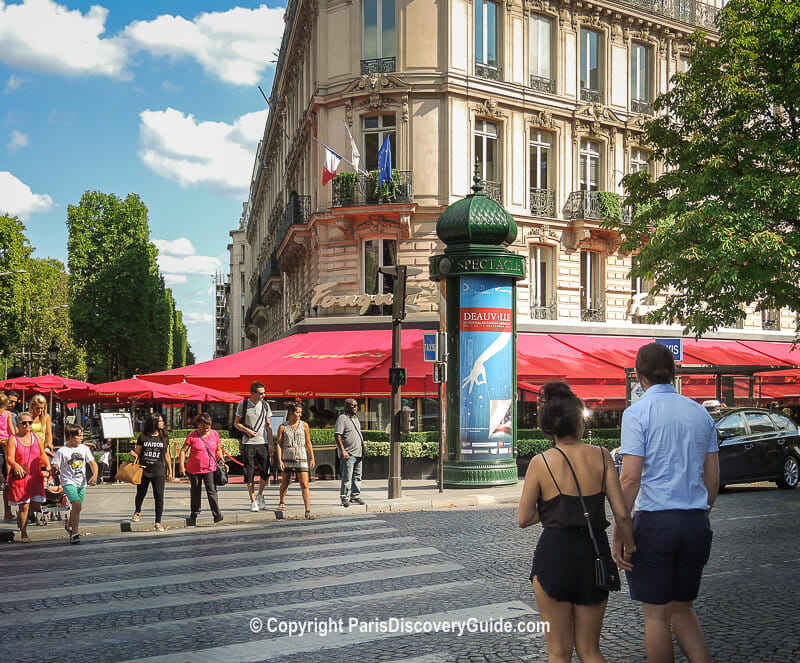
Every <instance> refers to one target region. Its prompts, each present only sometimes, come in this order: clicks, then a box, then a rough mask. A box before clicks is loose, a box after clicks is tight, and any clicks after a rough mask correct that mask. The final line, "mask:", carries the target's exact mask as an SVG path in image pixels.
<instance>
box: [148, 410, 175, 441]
mask: <svg viewBox="0 0 800 663" xmlns="http://www.w3.org/2000/svg"><path fill="white" fill-rule="evenodd" d="M163 418H164V417H163V416H162V415H161V414H159V413H158V412H151V413H150V414H148V415H147V418H146V419H145V420H144V434H145V435H157V436H158V437H160V438H161V439H162V440H164V442H168V441H169V435H167V431H166V429H165V428H159V427H158V422H159V420H160V419H163Z"/></svg>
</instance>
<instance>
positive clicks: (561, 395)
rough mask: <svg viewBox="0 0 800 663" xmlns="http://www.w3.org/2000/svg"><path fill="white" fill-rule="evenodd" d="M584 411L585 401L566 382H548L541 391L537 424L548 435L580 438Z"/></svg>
mask: <svg viewBox="0 0 800 663" xmlns="http://www.w3.org/2000/svg"><path fill="white" fill-rule="evenodd" d="M583 409H584V408H583V401H582V400H581V399H580V398H578V397H577V396H576V395H575V392H573V391H572V389H570V388H569V385H568V384H567V383H566V382H548V383H547V384H545V385H544V386H543V387H542V388H541V389H540V390H539V407H538V410H539V411H538V413H537V415H536V423H537V424H538V426H539V428H541V429H542V432H543V433H546V434H547V435H552V436H553V437H568V436H569V437H578V433H579V432H580V428H581V423H582V421H583Z"/></svg>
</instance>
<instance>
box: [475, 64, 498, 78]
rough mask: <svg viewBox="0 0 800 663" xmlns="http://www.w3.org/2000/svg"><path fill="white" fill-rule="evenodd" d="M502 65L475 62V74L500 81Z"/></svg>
mask: <svg viewBox="0 0 800 663" xmlns="http://www.w3.org/2000/svg"><path fill="white" fill-rule="evenodd" d="M500 74H501V70H500V67H495V66H494V65H491V64H484V63H483V62H476V63H475V75H476V76H480V77H481V78H488V79H489V80H491V81H500V80H502V79H501V76H500Z"/></svg>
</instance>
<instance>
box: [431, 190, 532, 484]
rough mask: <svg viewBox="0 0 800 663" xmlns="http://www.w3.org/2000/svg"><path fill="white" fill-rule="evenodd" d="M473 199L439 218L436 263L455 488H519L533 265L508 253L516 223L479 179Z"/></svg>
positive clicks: (446, 461)
mask: <svg viewBox="0 0 800 663" xmlns="http://www.w3.org/2000/svg"><path fill="white" fill-rule="evenodd" d="M472 191H473V193H472V194H470V195H468V196H467V197H466V198H464V199H463V200H459V201H457V202H455V203H453V204H452V205H450V206H449V207H448V208H447V209H446V210H445V211H444V212H443V213H442V215H441V216H440V217H439V220H438V222H437V223H436V234H437V235H438V236H439V239H441V240H442V241H443V242H444V243H445V246H446V248H445V250H444V253H443V254H439V255H435V256H433V257H432V258H431V259H430V278H431V280H433V281H439V282H440V289H441V295H442V307H441V308H442V319H441V327H442V330H443V331H445V332H446V336H447V347H448V362H447V373H446V376H447V385H446V398H445V402H444V403H441V407H442V408H444V421H445V440H446V443H447V450H446V454H445V456H444V458H443V466H444V482H443V483H444V486H445V487H447V488H458V487H475V486H496V485H502V484H513V483H516V482H517V464H516V460H515V458H514V450H515V448H516V437H517V399H516V393H517V384H516V383H517V371H516V345H517V343H516V327H517V324H516V319H517V316H516V281H518V280H519V279H521V278H523V277H524V275H525V259H524V257H523V256H518V255H516V254H514V253H512V252H511V251H509V250H508V249H507V248H505V247H506V246H507V245H509V244H511V243H512V242H513V241H514V240H515V239H516V237H517V226H516V224H515V223H514V219H513V218H512V217H511V215H510V214H509V213H508V212H506V210H505V209H503V208H502V207H501V206H500V205H499V204H498V203H496V202H495V201H494V200H492V199H491V198H487V197H486V195H485V194H484V193H483V192H482V187H481V186H480V180H479V179H478V177H477V176H476V177H475V184H474V185H473V187H472Z"/></svg>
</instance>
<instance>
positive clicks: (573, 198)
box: [566, 191, 631, 221]
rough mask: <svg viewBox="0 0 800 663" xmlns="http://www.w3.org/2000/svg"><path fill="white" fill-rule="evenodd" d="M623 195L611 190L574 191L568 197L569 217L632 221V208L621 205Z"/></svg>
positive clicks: (567, 208) (567, 209)
mask: <svg viewBox="0 0 800 663" xmlns="http://www.w3.org/2000/svg"><path fill="white" fill-rule="evenodd" d="M621 200H622V196H620V195H619V194H618V193H613V192H611V191H573V192H572V193H570V194H569V197H568V198H567V205H566V214H567V218H569V219H598V220H601V219H614V220H617V221H625V220H626V219H627V221H630V219H631V214H630V212H631V210H630V208H628V207H623V206H622V205H621Z"/></svg>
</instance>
